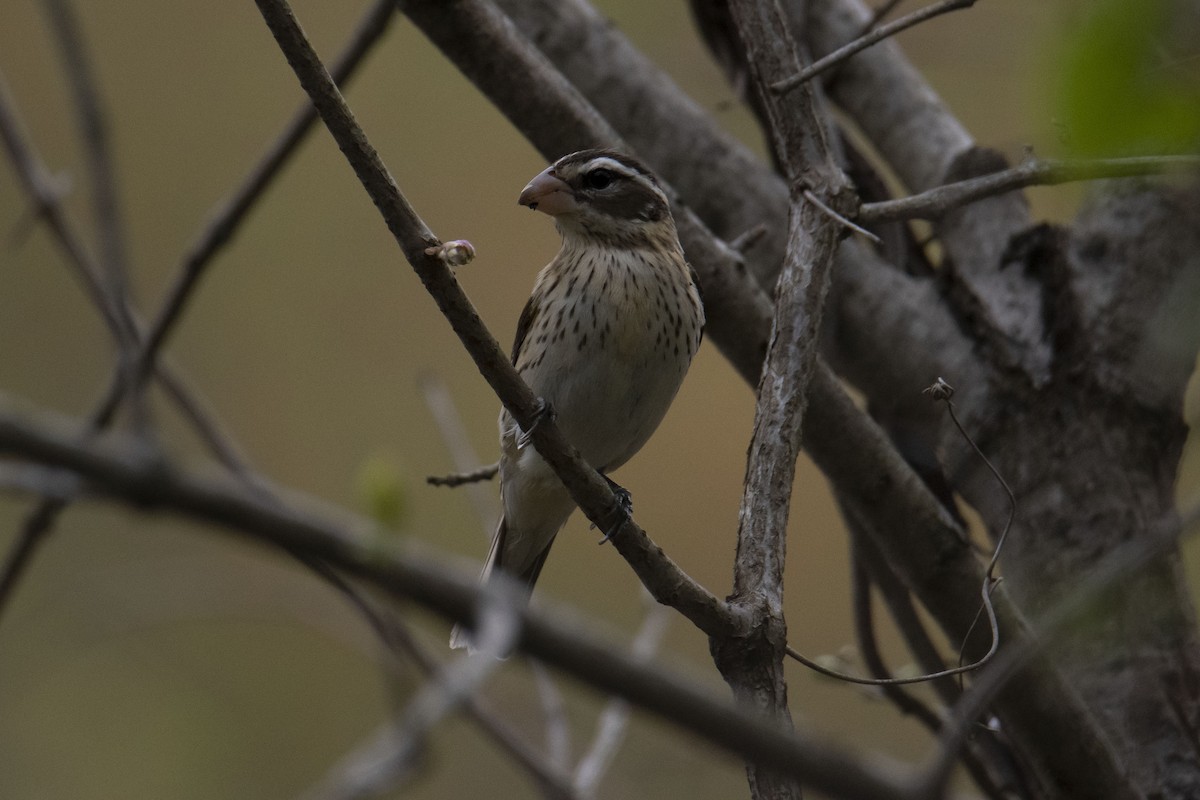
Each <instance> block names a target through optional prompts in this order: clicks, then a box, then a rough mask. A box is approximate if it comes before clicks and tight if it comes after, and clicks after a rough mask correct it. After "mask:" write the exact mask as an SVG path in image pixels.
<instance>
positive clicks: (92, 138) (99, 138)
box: [44, 0, 129, 306]
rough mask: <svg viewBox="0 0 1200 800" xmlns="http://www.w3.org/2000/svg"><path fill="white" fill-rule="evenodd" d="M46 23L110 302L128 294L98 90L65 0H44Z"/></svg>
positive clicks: (121, 230)
mask: <svg viewBox="0 0 1200 800" xmlns="http://www.w3.org/2000/svg"><path fill="white" fill-rule="evenodd" d="M44 6H45V9H46V14H47V17H48V18H49V20H50V27H51V29H52V30H53V31H54V34H55V39H56V41H57V43H58V47H59V51H60V54H61V56H62V59H63V63H64V65H65V66H66V72H67V78H68V80H69V83H70V86H71V94H72V97H73V100H74V108H75V113H76V114H77V115H78V117H79V129H80V132H81V133H82V138H83V144H84V151H85V153H86V154H87V165H88V172H89V173H90V175H91V187H92V209H93V214H94V216H95V218H96V234H97V237H98V238H99V240H100V264H101V267H102V270H103V276H104V280H105V282H106V283H107V285H108V286H107V288H108V293H109V295H110V297H111V302H112V303H113V304H114V306H119V305H120V304H121V303H123V302H124V301H123V298H126V297H128V292H129V289H128V276H127V270H128V263H127V261H126V247H125V230H124V228H125V226H124V223H123V221H122V219H121V203H120V199H119V197H118V191H117V170H116V168H115V167H114V166H113V157H112V147H111V144H110V142H109V133H108V124H107V120H106V115H105V112H104V108H103V104H102V102H101V100H100V93H99V91H98V90H97V88H96V83H95V80H94V79H93V77H92V74H93V69H92V65H91V63H90V60H89V58H88V48H87V42H86V41H85V40H84V37H83V34H82V32H81V30H80V24H79V18H78V17H77V16H76V14H75V9H74V8H73V7H72V5H71V2H70V0H44Z"/></svg>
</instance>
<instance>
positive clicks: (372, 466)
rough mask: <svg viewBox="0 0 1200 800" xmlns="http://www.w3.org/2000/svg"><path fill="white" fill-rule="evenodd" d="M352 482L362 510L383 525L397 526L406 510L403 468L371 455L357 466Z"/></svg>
mask: <svg viewBox="0 0 1200 800" xmlns="http://www.w3.org/2000/svg"><path fill="white" fill-rule="evenodd" d="M355 482H356V484H357V494H358V499H359V503H360V504H361V505H362V507H363V510H364V513H366V514H368V515H369V516H370V517H371V518H372V519H374V520H375V521H376V522H378V523H380V524H381V525H383V526H385V527H388V528H393V529H399V527H400V525H401V523H403V521H404V518H405V516H406V515H407V512H408V492H407V480H406V479H405V475H404V470H402V469H401V468H400V466H399V465H398V464H397V463H396V462H395V461H394V460H392V459H387V458H384V457H383V456H379V455H374V456H371V457H370V458H368V459H367V460H366V461H364V462H363V464H362V466H361V467H359V470H358V476H357V480H356V481H355Z"/></svg>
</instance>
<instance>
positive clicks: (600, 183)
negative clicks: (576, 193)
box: [583, 169, 616, 189]
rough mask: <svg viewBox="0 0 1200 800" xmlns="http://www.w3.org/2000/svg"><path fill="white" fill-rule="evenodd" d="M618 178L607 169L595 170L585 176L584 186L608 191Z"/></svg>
mask: <svg viewBox="0 0 1200 800" xmlns="http://www.w3.org/2000/svg"><path fill="white" fill-rule="evenodd" d="M614 180H616V176H615V175H613V174H612V172H610V171H609V170H606V169H594V170H592V171H591V172H589V173H588V174H586V175H584V176H583V185H584V186H586V187H587V188H589V189H607V188H608V187H609V186H612V183H613V181H614Z"/></svg>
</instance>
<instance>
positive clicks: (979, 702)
mask: <svg viewBox="0 0 1200 800" xmlns="http://www.w3.org/2000/svg"><path fill="white" fill-rule="evenodd" d="M1198 530H1200V505H1196V506H1193V507H1192V508H1190V509H1189V510H1188V511H1187V512H1186V513H1184V514H1183V515H1181V517H1180V518H1174V517H1172V518H1171V519H1169V520H1165V521H1161V522H1159V523H1158V524H1157V525H1154V526H1151V529H1150V531H1149V533H1148V534H1147V535H1146V536H1143V537H1142V538H1140V539H1136V540H1134V541H1131V542H1127V543H1125V544H1123V545H1121V546H1120V547H1118V548H1117V549H1115V550H1113V551H1111V552H1109V553H1108V554H1107V555H1105V556H1104V558H1102V559H1101V560H1100V562H1099V563H1098V564H1096V566H1095V567H1094V568H1093V569H1092V570H1090V571H1089V572H1088V573H1087V574H1086V575H1084V576H1083V578H1082V579H1081V580H1079V581H1077V582H1076V584H1075V585H1074V586H1073V587H1072V589H1071V591H1070V592H1068V593H1067V595H1066V596H1065V597H1063V598H1062V599H1060V600H1059V601H1057V602H1056V603H1055V604H1054V605H1052V606H1051V607H1050V608H1049V609H1048V610H1047V611H1046V612H1045V613H1043V614H1042V615H1041V618H1040V619H1039V620H1037V622H1036V624H1032V625H1030V627H1029V629H1028V632H1027V635H1026V636H1024V637H1023V638H1022V639H1020V640H1018V641H1016V642H1012V643H1011V644H1010V645H1009V646H1008V647H1006V648H1005V649H1004V652H1003V653H1001V654H1000V657H999V658H997V659H996V660H995V662H994V663H993V664H992V665H991V667H990V668H989V669H988V670H986V671H985V672H984V673H982V674H981V675H980V676H979V678H977V679H976V680H975V681H974V683H973V684H972V686H971V690H970V691H969V692H968V693H966V694H965V695H963V699H962V702H961V703H959V704H958V706H957V707H956V708H955V709H954V711H953V714H952V716H951V718H950V719H949V720H948V721H947V724H946V727H945V729H944V730H943V732H942V736H941V739H940V741H939V743H938V749H937V755H936V756H935V758H934V759H933V762H932V763H931V764H930V765H929V767H928V768H927V769H926V770H925V772H924V776H923V778H922V780H921V783H920V786H921V788H920V789H918V790H917V791H916V792H915V796H917V797H941V796H943V794H944V789H945V786H946V783H947V782H948V781H949V778H950V775H951V773H952V772H953V769H954V764H955V761H956V759H957V757H958V753H959V751H960V750H961V749H962V747H963V746H964V745H965V743H966V741H967V738H968V735H969V733H970V731H971V729H972V727H973V726H974V725H975V724H976V720H978V719H979V717H980V716H981V715H982V714H983V713H984V712H985V711H986V710H987V708H988V707H989V706H990V705H991V703H992V701H993V700H994V699H995V698H996V696H997V695H998V694H999V693H1000V691H1001V690H1003V689H1004V687H1005V686H1007V685H1008V683H1009V681H1010V680H1011V679H1012V678H1013V676H1014V675H1016V673H1017V672H1018V671H1019V670H1020V669H1021V668H1022V667H1024V666H1025V665H1027V664H1029V663H1030V662H1032V661H1033V660H1034V659H1036V658H1037V657H1038V655H1039V654H1040V653H1041V652H1042V651H1043V650H1044V649H1046V648H1047V647H1051V646H1053V644H1054V640H1053V637H1054V635H1055V634H1057V633H1060V632H1062V631H1064V630H1067V629H1068V628H1069V627H1070V626H1071V625H1072V624H1075V623H1076V622H1077V621H1078V620H1079V619H1080V617H1081V616H1083V615H1084V614H1087V613H1088V612H1089V611H1091V610H1092V609H1093V608H1094V606H1095V604H1096V603H1098V602H1100V601H1101V600H1103V598H1104V597H1105V596H1106V595H1107V594H1108V593H1109V592H1112V591H1115V590H1116V589H1118V588H1119V587H1120V585H1121V584H1122V583H1123V582H1124V581H1126V580H1129V579H1131V578H1133V577H1134V576H1136V575H1137V574H1138V572H1140V571H1141V570H1142V569H1143V568H1145V567H1147V566H1149V565H1150V563H1151V562H1152V561H1154V560H1155V559H1157V558H1160V557H1162V556H1164V555H1166V554H1168V553H1171V552H1173V551H1174V550H1175V549H1176V548H1177V547H1178V546H1179V542H1180V539H1181V537H1182V536H1183V535H1184V534H1187V535H1193V534H1195V533H1196V532H1197V531H1198Z"/></svg>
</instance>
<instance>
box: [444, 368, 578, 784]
mask: <svg viewBox="0 0 1200 800" xmlns="http://www.w3.org/2000/svg"><path fill="white" fill-rule="evenodd" d="M420 384H421V390H422V393H423V394H424V397H425V405H426V406H427V407H428V408H429V411H430V413H431V414H432V415H433V418H434V421H435V422H436V423H437V426H438V432H439V433H440V434H441V436H442V441H443V442H444V443H445V445H446V449H447V450H448V451H449V452H450V459H451V461H452V462H453V463H454V467H455V469H458V470H467V469H469V468H470V467H472V466H473V465H475V464H478V463H479V454H478V453H476V452H475V448H473V447H472V446H471V441H470V439H469V438H468V437H467V431H466V426H465V425H463V422H462V418H461V417H460V416H459V414H458V409H457V408H456V407H455V405H454V398H453V397H452V396H451V395H450V391H449V389H447V388H446V384H445V383H444V382H443V381H442V379H441V378H440V377H439V376H437V375H436V374H434V373H426V374H425V375H423V376H422V377H421V378H420ZM499 468H500V465H499V463H497V464H493V465H492V466H490V467H484V468H483V469H476V470H475V472H474V473H465V472H463V473H460V475H458V476H454V475H452V476H450V478H442V479H437V482H435V479H434V478H427V479H426V480H427V481H428V482H429V483H432V484H434V485H447V486H457V485H460V484H458V483H451V482H450V481H451V480H454V479H456V478H460V477H461V476H462V475H470V474H475V475H479V474H482V473H484V472H487V473H489V474H488V478H491V477H492V476H494V475H495V474H496V473H497V472H498V471H499ZM466 483H468V484H469V485H468V487H467V496H468V497H470V498H471V504H472V505H473V506H474V507H475V516H476V517H477V518H478V519H479V524H480V526H481V528H482V533H483V538H484V540H485V541H487V540H490V539H491V537H492V536H493V535H494V534H495V532H496V520H497V519H498V517H499V513H498V511H497V508H496V500H495V495H494V494H493V493H492V491H491V490H490V489H488V488H484V487H482V486H479V485H478V484H477V483H475V482H474V481H469V482H466ZM530 668H531V670H532V673H533V682H534V685H535V686H536V688H537V694H538V699H539V700H540V701H541V704H542V711H543V715H544V716H545V718H546V751H547V753H548V759H549V762H550V764H551V766H552V767H553V768H554V769H556V770H563V771H565V770H567V768H568V766H569V763H570V757H571V730H570V726H569V725H568V722H567V717H566V711H565V709H564V708H563V699H562V693H561V692H559V691H558V687H557V686H556V685H555V684H554V679H553V678H552V677H551V676H550V672H549V670H547V669H546V668H545V667H544V666H543V665H542V664H541V663H540V662H538V661H532V662H530Z"/></svg>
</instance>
